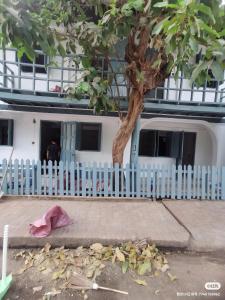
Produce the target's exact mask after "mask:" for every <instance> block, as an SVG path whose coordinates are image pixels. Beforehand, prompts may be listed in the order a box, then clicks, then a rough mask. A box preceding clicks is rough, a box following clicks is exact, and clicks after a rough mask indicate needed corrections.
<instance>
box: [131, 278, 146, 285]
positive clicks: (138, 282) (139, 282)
mask: <svg viewBox="0 0 225 300" xmlns="http://www.w3.org/2000/svg"><path fill="white" fill-rule="evenodd" d="M134 282H136V283H137V284H139V285H143V286H147V282H146V281H145V280H141V279H134Z"/></svg>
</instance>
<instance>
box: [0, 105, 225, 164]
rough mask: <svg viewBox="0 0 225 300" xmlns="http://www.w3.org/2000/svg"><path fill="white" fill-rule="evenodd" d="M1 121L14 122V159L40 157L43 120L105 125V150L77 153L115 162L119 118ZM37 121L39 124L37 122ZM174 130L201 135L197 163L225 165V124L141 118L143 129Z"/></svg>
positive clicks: (0, 114) (5, 150)
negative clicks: (112, 153) (41, 124)
mask: <svg viewBox="0 0 225 300" xmlns="http://www.w3.org/2000/svg"><path fill="white" fill-rule="evenodd" d="M0 118H5V119H14V154H13V159H16V158H18V159H22V158H23V159H31V160H32V159H34V160H37V159H39V158H40V150H39V149H40V121H41V120H43V121H44V120H49V121H50V120H52V121H78V122H98V123H99V122H100V123H102V144H101V151H100V152H95V151H91V152H90V151H76V158H77V160H78V161H81V162H82V161H85V162H93V161H96V162H101V163H104V162H108V163H111V162H112V157H111V150H112V141H113V138H114V136H115V134H116V132H117V130H118V128H119V124H120V121H119V118H117V117H106V116H105V117H102V116H94V115H93V116H92V115H91V116H84V115H72V114H49V113H30V112H12V111H0ZM34 119H35V123H34V122H33V120H34ZM143 128H145V129H157V130H171V131H179V130H180V131H190V132H196V133H197V139H196V153H195V164H197V165H217V166H220V165H225V124H212V123H208V122H205V121H197V120H196V121H195V120H185V119H175V118H173V119H169V118H154V119H141V129H143ZM9 154H10V147H5V146H0V159H3V158H5V157H6V158H7V157H9ZM129 161H130V141H129V143H128V145H127V147H126V149H125V153H124V163H128V162H129ZM139 162H140V163H146V164H154V165H171V164H174V163H175V160H174V159H172V158H165V157H163V158H160V157H157V158H155V157H153V158H149V157H139Z"/></svg>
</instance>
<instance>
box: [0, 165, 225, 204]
mask: <svg viewBox="0 0 225 300" xmlns="http://www.w3.org/2000/svg"><path fill="white" fill-rule="evenodd" d="M6 169H7V176H6V177H5V180H4V181H3V186H2V188H3V192H4V193H5V194H8V195H60V196H65V195H68V196H83V197H86V196H87V197H88V196H93V197H97V196H103V197H137V198H140V197H144V198H156V199H160V198H171V199H209V200H225V166H224V167H215V166H207V167H206V166H194V167H191V166H181V165H179V166H177V167H176V166H175V165H173V166H153V165H138V166H134V165H130V164H127V165H125V166H123V167H120V166H119V165H115V166H113V165H110V164H107V163H105V164H97V163H86V164H85V163H82V164H81V163H76V162H72V163H71V164H68V163H65V162H63V161H60V162H59V163H57V162H54V163H52V162H51V161H49V162H43V163H41V161H37V162H35V161H30V160H26V161H23V160H20V161H19V160H14V161H13V162H10V163H9V165H8V168H7V160H3V161H2V163H1V164H0V176H1V177H2V176H3V174H4V172H5V170H6Z"/></svg>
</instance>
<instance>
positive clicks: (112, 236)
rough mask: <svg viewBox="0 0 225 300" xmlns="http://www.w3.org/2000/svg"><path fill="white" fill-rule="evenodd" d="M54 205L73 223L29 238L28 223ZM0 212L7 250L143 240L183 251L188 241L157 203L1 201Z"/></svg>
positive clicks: (171, 217) (180, 228) (167, 213)
mask: <svg viewBox="0 0 225 300" xmlns="http://www.w3.org/2000/svg"><path fill="white" fill-rule="evenodd" d="M55 204H57V205H60V206H61V207H62V208H64V209H65V210H66V211H67V212H68V214H69V216H70V217H71V218H72V219H73V220H74V224H72V225H70V226H67V227H64V228H60V229H57V230H54V232H52V234H51V235H50V236H49V237H47V238H33V237H31V236H30V234H29V232H28V229H29V224H30V223H31V222H32V221H34V220H36V219H37V218H40V217H41V216H42V215H43V214H44V212H45V211H46V210H47V209H48V208H50V207H52V206H53V205H55ZM0 212H1V217H0V228H3V225H4V224H9V225H11V228H10V241H9V244H10V246H11V247H24V246H26V247H33V246H36V247H38V246H43V245H44V244H45V243H46V242H47V241H48V242H50V243H51V244H52V245H54V246H59V245H65V246H67V247H76V246H79V245H90V244H91V243H93V242H101V243H103V244H112V243H114V244H115V243H121V242H123V241H129V240H141V239H144V238H146V239H147V240H149V241H151V242H152V243H156V244H157V245H158V246H163V247H174V248H186V247H187V246H188V242H189V233H188V232H187V231H186V230H185V229H184V228H183V227H182V226H181V225H180V224H179V223H178V222H177V221H176V219H175V218H174V217H173V216H172V215H171V214H170V213H169V212H168V210H167V209H166V208H165V207H164V206H163V204H162V203H158V202H151V201H144V202H143V201H142V202H140V201H135V200H132V201H122V202H121V201H113V200H105V201H99V200H97V201H94V200H91V201H76V200H74V201H71V200H70V201H69V200H63V201H60V200H57V201H52V200H33V199H32V200H1V201H0ZM0 239H1V236H0Z"/></svg>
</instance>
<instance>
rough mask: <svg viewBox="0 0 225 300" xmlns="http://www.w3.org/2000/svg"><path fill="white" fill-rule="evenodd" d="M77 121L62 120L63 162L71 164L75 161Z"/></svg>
mask: <svg viewBox="0 0 225 300" xmlns="http://www.w3.org/2000/svg"><path fill="white" fill-rule="evenodd" d="M75 145H76V122H62V124H61V157H60V159H61V160H62V161H63V162H66V161H67V162H68V164H70V163H71V162H72V161H75V150H76V149H75V148H76V147H75Z"/></svg>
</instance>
